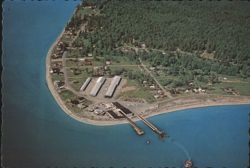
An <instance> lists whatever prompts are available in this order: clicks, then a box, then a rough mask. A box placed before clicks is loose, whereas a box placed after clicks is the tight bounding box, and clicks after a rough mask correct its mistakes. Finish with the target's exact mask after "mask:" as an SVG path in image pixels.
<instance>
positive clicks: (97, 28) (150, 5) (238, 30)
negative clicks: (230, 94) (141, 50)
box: [72, 0, 250, 77]
mask: <svg viewBox="0 0 250 168" xmlns="http://www.w3.org/2000/svg"><path fill="white" fill-rule="evenodd" d="M89 4H91V5H93V4H94V5H96V6H97V8H98V10H100V14H99V15H91V16H88V17H85V18H84V19H82V18H81V19H79V18H77V16H75V18H73V19H72V21H73V22H74V24H76V25H77V22H81V21H83V20H84V21H88V23H89V24H88V30H89V32H85V33H82V36H81V37H82V39H81V38H79V39H77V40H76V42H75V45H76V46H77V45H78V46H85V48H84V49H83V51H82V53H89V52H91V53H93V55H94V56H95V55H98V56H105V55H117V54H119V53H118V52H117V51H116V50H115V49H116V48H119V47H121V46H123V45H124V44H131V45H134V46H136V45H137V46H139V44H145V46H146V47H147V48H148V49H161V50H164V51H176V50H177V49H180V50H181V51H184V52H188V53H192V54H191V55H190V54H185V57H182V56H181V55H180V54H179V55H175V56H173V55H171V54H165V55H163V54H157V53H151V54H148V55H147V56H145V55H144V56H143V55H142V56H141V57H143V59H144V60H149V61H150V62H152V64H155V65H163V66H166V67H169V69H170V70H168V73H171V74H175V73H179V71H181V70H182V69H184V70H185V69H189V70H196V71H197V70H198V71H199V70H200V71H202V72H201V74H210V73H211V72H215V73H218V74H227V75H241V76H242V77H250V47H249V46H250V4H249V2H242V1H216V2H211V1H198V2H193V1H192V2H183V1H148V0H126V1H125V0H87V1H84V3H83V5H89ZM86 39H87V40H86ZM93 45H94V46H95V47H94V48H93V47H92V46H93ZM204 51H206V53H207V54H210V55H211V57H209V58H206V57H202V53H204Z"/></svg>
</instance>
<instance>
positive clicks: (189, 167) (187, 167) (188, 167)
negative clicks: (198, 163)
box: [184, 160, 193, 168]
mask: <svg viewBox="0 0 250 168" xmlns="http://www.w3.org/2000/svg"><path fill="white" fill-rule="evenodd" d="M192 166H193V162H192V160H186V161H185V164H184V167H185V168H192Z"/></svg>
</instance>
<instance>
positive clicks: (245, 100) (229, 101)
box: [45, 11, 250, 126]
mask: <svg viewBox="0 0 250 168" xmlns="http://www.w3.org/2000/svg"><path fill="white" fill-rule="evenodd" d="M74 13H75V11H74V12H73V15H74ZM73 15H72V16H73ZM70 19H71V18H70ZM64 31H65V27H64V28H63V30H62V32H61V33H60V35H59V36H58V37H57V38H56V40H55V41H54V43H53V44H52V45H51V46H50V48H49V50H48V53H47V55H46V61H45V64H46V83H47V86H48V89H49V90H50V92H51V94H52V96H53V97H54V99H55V100H56V102H57V104H58V105H59V106H60V108H61V109H62V110H63V111H64V112H65V113H66V114H67V115H69V116H70V117H72V118H73V119H75V120H77V121H79V122H82V123H85V124H90V125H95V126H111V125H118V124H126V123H128V122H127V120H125V119H124V120H92V119H88V118H81V117H79V116H77V115H75V114H74V113H72V112H71V111H70V110H69V109H68V108H67V106H66V105H65V103H64V102H63V100H62V99H61V98H60V96H59V94H58V93H57V91H56V90H55V88H54V85H53V82H52V79H51V76H50V72H49V69H50V63H51V62H50V59H51V54H52V51H53V49H54V47H55V46H56V45H57V43H58V42H59V40H60V39H61V37H62V36H63V33H64ZM208 96H209V95H208ZM202 98H206V97H205V96H204V97H202ZM187 99H188V97H182V98H175V99H170V101H169V103H175V102H174V101H175V100H178V101H181V100H187ZM189 99H190V98H189ZM214 99H215V98H214V97H208V98H206V99H205V102H203V101H201V100H198V99H197V101H194V102H192V103H188V104H175V106H173V107H171V108H167V107H163V108H161V109H160V110H159V111H157V112H151V113H150V114H147V115H143V117H145V118H148V117H153V116H156V115H159V114H164V113H170V112H177V111H180V110H186V109H194V108H202V107H210V106H223V105H243V104H250V97H249V96H234V97H230V96H222V95H221V96H219V95H218V96H217V100H216V101H214ZM133 120H134V121H139V119H138V118H133Z"/></svg>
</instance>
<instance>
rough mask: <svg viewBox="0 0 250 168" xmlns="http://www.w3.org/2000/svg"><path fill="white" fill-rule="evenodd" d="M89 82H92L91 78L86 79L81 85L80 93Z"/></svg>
mask: <svg viewBox="0 0 250 168" xmlns="http://www.w3.org/2000/svg"><path fill="white" fill-rule="evenodd" d="M91 80H92V78H91V77H88V78H87V79H86V81H85V82H84V83H83V85H82V87H81V88H80V91H84V90H85V89H86V88H87V87H88V85H89V83H90V81H91Z"/></svg>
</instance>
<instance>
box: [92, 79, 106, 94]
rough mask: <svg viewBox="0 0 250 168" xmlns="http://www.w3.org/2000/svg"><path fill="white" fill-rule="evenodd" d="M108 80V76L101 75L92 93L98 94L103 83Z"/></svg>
mask: <svg viewBox="0 0 250 168" xmlns="http://www.w3.org/2000/svg"><path fill="white" fill-rule="evenodd" d="M105 81H106V78H104V77H99V78H98V79H97V81H96V83H95V86H94V87H93V88H92V90H91V92H90V95H91V96H97V94H98V92H99V91H100V89H101V87H102V85H103V84H104V82H105Z"/></svg>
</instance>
